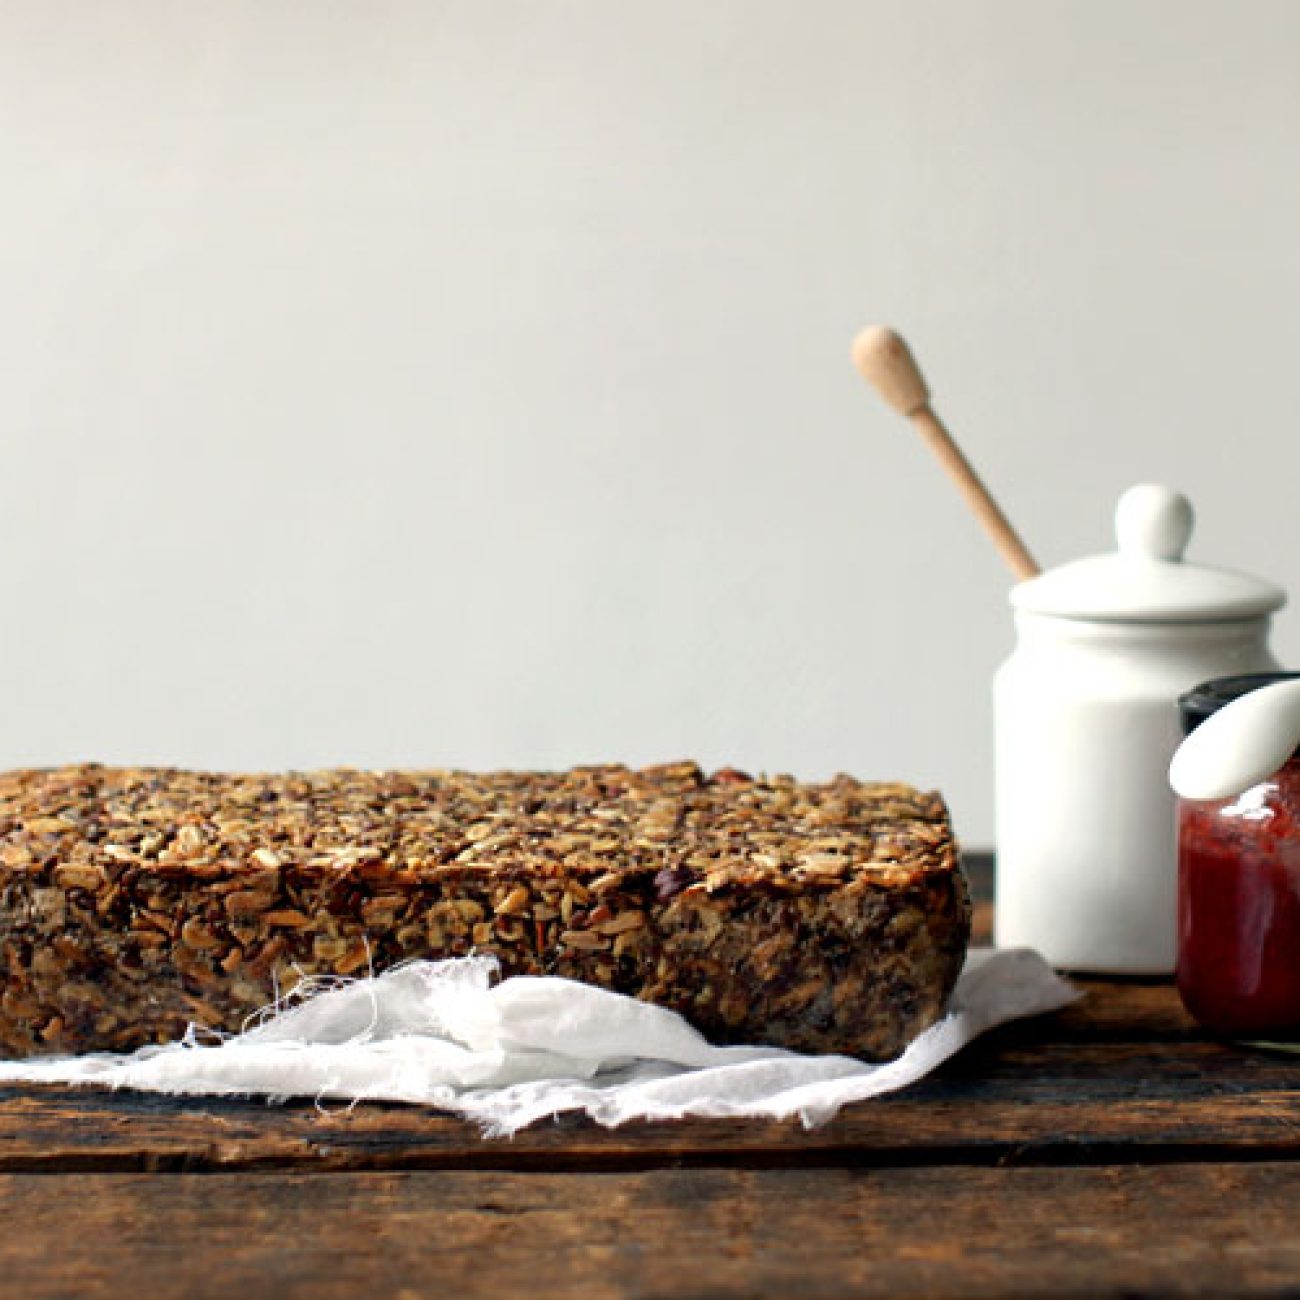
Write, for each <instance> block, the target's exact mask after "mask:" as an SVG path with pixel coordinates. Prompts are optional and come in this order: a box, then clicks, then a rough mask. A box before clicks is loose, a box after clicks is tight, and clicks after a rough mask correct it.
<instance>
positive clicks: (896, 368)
mask: <svg viewBox="0 0 1300 1300" xmlns="http://www.w3.org/2000/svg"><path fill="white" fill-rule="evenodd" d="M853 363H854V365H856V366H857V368H858V370H859V371H860V372H861V374H862V377H863V378H864V379H865V380H866V381H867V382H868V383H869V384H870V385H871V386H872V387H873V388H874V389H875V390H876V392H878V393H879V394H880V396H881V397H882V398H884V400H885V401H886V402H887V403H888V404H889V405H890V406H892V407H893V408H894V410H896V411H897V412H898V413H899V414H900V415H904V416H906V417H907V418H908V419H909V420H911V422H912V425H913V427H914V428H915V429H916V431H917V432H918V433H919V434H920V435H921V437H922V438H923V439H924V440H925V442H926V443H927V444H928V445H929V448H930V450H931V451H932V452H934V454H935V456H937V457H938V459H939V463H940V464H941V465H942V466H943V468H944V469H945V470H946V471H947V473H948V477H949V478H951V479H952V481H953V482H954V483H955V484H956V485H957V489H958V491H959V492H961V494H962V496H963V497H965V498H966V504H967V505H968V506H969V507H970V510H971V513H972V514H973V515H974V516H975V518H976V519H978V520H979V522H980V523H981V524H982V525H983V526H984V531H985V532H987V533H988V535H989V537H990V538H992V540H993V545H994V546H996V547H997V549H998V554H999V555H1001V556H1002V558H1003V560H1004V561H1005V562H1006V564H1007V567H1008V568H1009V569H1010V570H1011V572H1012V573H1014V574H1015V576H1016V577H1017V578H1018V579H1021V580H1024V579H1025V578H1033V577H1035V576H1036V575H1037V574H1038V573H1039V572H1040V569H1039V567H1038V563H1037V561H1036V560H1035V559H1034V557H1033V556H1032V555H1031V554H1030V553H1029V550H1028V548H1027V547H1026V546H1025V544H1024V542H1022V541H1021V540H1020V536H1019V534H1018V533H1017V532H1016V530H1015V529H1014V528H1013V527H1012V526H1011V521H1010V520H1009V519H1008V518H1007V517H1006V515H1004V514H1003V513H1002V508H1001V506H999V505H998V503H997V502H996V501H995V500H994V499H993V497H992V495H991V494H990V492H989V490H988V488H986V487H985V486H984V484H983V483H982V482H981V481H980V477H979V475H978V474H976V473H975V470H974V468H973V467H972V466H971V463H970V461H968V460H967V459H966V457H965V455H964V454H963V452H962V450H961V448H960V447H958V446H957V444H956V443H955V442H954V441H953V439H952V435H951V434H950V433H949V432H948V430H947V429H946V428H945V427H944V424H943V421H942V420H940V419H939V417H938V416H937V415H936V414H935V413H934V410H933V409H932V408H931V406H930V390H929V389H928V388H927V387H926V384H925V378H924V376H923V375H922V374H921V369H920V367H919V366H918V365H917V364H916V359H915V358H914V357H913V356H912V352H911V349H910V348H909V347H908V346H907V344H906V343H905V342H904V341H903V339H902V338H900V337H899V335H897V334H896V333H894V331H893V330H891V329H884V328H882V327H880V326H873V327H872V328H871V329H865V330H863V331H862V333H861V334H859V335H858V337H857V338H856V339H854V341H853Z"/></svg>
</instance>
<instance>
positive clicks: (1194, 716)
mask: <svg viewBox="0 0 1300 1300" xmlns="http://www.w3.org/2000/svg"><path fill="white" fill-rule="evenodd" d="M1297 678H1300V673H1242V674H1240V675H1239V676H1237V677H1216V678H1215V679H1214V680H1213V681H1209V682H1202V683H1201V684H1200V685H1199V686H1193V687H1192V689H1191V690H1190V691H1188V692H1187V693H1186V694H1185V695H1180V696H1179V697H1178V713H1179V716H1180V717H1181V718H1182V720H1183V735H1185V736H1188V735H1191V733H1192V732H1193V731H1195V730H1196V728H1197V727H1199V726H1200V725H1201V723H1202V722H1204V721H1205V719H1206V718H1208V717H1209V716H1210V715H1211V714H1213V713H1218V711H1219V710H1220V709H1221V708H1223V706H1224V705H1225V704H1231V703H1232V702H1233V700H1239V699H1241V697H1242V696H1243V695H1249V694H1250V693H1251V691H1257V690H1259V688H1260V687H1261V686H1272V685H1273V684H1274V683H1275V682H1293V681H1295V680H1296V679H1297Z"/></svg>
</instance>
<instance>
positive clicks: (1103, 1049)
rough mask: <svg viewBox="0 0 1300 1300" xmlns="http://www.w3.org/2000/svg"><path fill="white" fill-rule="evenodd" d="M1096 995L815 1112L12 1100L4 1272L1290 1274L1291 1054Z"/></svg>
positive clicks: (161, 1279)
mask: <svg viewBox="0 0 1300 1300" xmlns="http://www.w3.org/2000/svg"><path fill="white" fill-rule="evenodd" d="M972 875H973V877H974V879H975V882H976V885H977V893H984V894H987V886H988V879H989V868H988V863H987V861H986V860H979V861H976V862H975V863H974V864H973V866H972ZM987 923H988V910H987V904H985V905H984V906H982V907H981V909H980V916H979V924H980V926H981V927H982V928H983V929H984V931H985V933H987ZM1084 987H1085V988H1086V990H1087V997H1086V999H1085V1000H1084V1002H1083V1003H1081V1004H1080V1005H1078V1006H1076V1007H1073V1008H1071V1009H1069V1010H1067V1011H1064V1012H1062V1013H1059V1014H1057V1015H1054V1016H1050V1017H1043V1018H1040V1019H1039V1020H1036V1021H1032V1022H1024V1023H1021V1024H1019V1025H1015V1026H1009V1027H1007V1028H1005V1029H1003V1030H1001V1031H998V1032H997V1033H995V1034H993V1035H991V1036H989V1037H988V1038H987V1039H985V1040H982V1041H981V1042H980V1043H977V1044H976V1045H975V1046H973V1047H972V1048H970V1049H969V1050H967V1051H966V1052H965V1053H963V1054H962V1055H961V1056H960V1057H959V1058H958V1059H956V1060H955V1061H953V1062H951V1063H950V1064H949V1065H948V1066H947V1067H946V1068H945V1069H943V1070H942V1071H941V1072H939V1073H938V1074H936V1075H935V1076H933V1077H931V1078H930V1079H928V1080H926V1081H925V1082H924V1083H922V1084H920V1085H918V1086H916V1087H913V1088H910V1089H908V1090H907V1091H906V1092H904V1093H901V1094H897V1095H896V1096H894V1097H891V1098H887V1099H884V1100H880V1101H874V1102H868V1103H866V1104H864V1105H860V1106H857V1107H854V1108H852V1109H851V1110H849V1111H848V1112H847V1113H845V1114H842V1115H841V1116H840V1118H839V1119H838V1120H836V1121H835V1122H833V1123H831V1124H829V1125H827V1126H826V1127H825V1128H822V1129H818V1130H816V1131H814V1132H804V1131H803V1130H801V1129H800V1128H799V1127H798V1126H797V1125H795V1124H774V1123H717V1122H692V1123H683V1124H675V1125H663V1126H653V1125H639V1126H636V1127H631V1128H625V1129H620V1130H617V1131H614V1132H606V1131H605V1130H602V1129H599V1128H597V1127H596V1126H594V1125H592V1124H589V1123H585V1122H577V1121H567V1120H566V1121H563V1122H559V1123H551V1124H544V1125H541V1126H538V1127H537V1128H535V1129H533V1130H531V1131H529V1132H527V1133H524V1134H522V1135H521V1136H519V1137H517V1138H516V1139H515V1140H513V1141H509V1142H487V1141H484V1140H482V1139H481V1138H479V1137H478V1136H477V1134H476V1132H475V1131H474V1130H473V1129H472V1128H470V1127H469V1126H467V1125H465V1124H463V1123H461V1122H458V1121H455V1120H450V1119H447V1118H442V1117H439V1116H438V1115H435V1114H431V1113H429V1112H426V1111H421V1110H415V1109H408V1108H403V1107H400V1106H378V1105H369V1106H362V1107H358V1108H356V1109H354V1110H351V1111H349V1110H346V1109H343V1108H339V1107H331V1108H328V1109H325V1110H317V1109H316V1108H315V1107H313V1106H310V1105H291V1106H286V1107H270V1106H266V1105H263V1104H261V1103H257V1102H225V1101H221V1102H205V1103H201V1104H200V1103H197V1102H193V1101H172V1100H163V1099H158V1098H153V1097H147V1096H133V1095H128V1094H125V1093H121V1094H112V1093H104V1092H93V1091H82V1092H74V1091H67V1090H62V1089H7V1090H3V1091H0V1225H3V1226H2V1227H0V1294H2V1295H5V1296H21V1297H44V1296H56V1295H57V1296H81V1295H86V1296H116V1295H132V1296H135V1295H141V1296H149V1297H151V1300H153V1298H154V1297H158V1298H161V1297H171V1296H184V1297H201V1296H217V1295H223V1296H224V1295H236V1296H239V1297H240V1300H256V1298H257V1297H262V1296H268V1297H269V1296H275V1297H292V1296H299V1295H302V1296H312V1297H319V1298H326V1297H333V1296H354V1295H363V1296H366V1297H368V1298H373V1300H379V1298H380V1297H397V1296H404V1297H415V1296H425V1295H439V1294H445V1295H447V1296H457V1297H459V1296H493V1297H509V1296H514V1295H520V1296H528V1297H546V1296H568V1295H580V1296H584V1297H591V1298H596V1297H606V1296H769V1295H770V1296H798V1297H803V1296H808V1297H812V1296H856V1295H864V1296H865V1295H914V1294H924V1295H935V1296H946V1295H953V1296H958V1295H960V1296H967V1295H988V1296H1010V1295H1017V1294H1025V1293H1032V1294H1034V1295H1057V1294H1060V1295H1066V1294H1068V1295H1072V1296H1077V1295H1093V1294H1098V1295H1103V1294H1104V1295H1125V1296H1131V1295H1163V1294H1171V1295H1172V1294H1188V1293H1201V1294H1214V1295H1226V1294H1237V1293H1240V1294H1252V1295H1254V1294H1282V1293H1291V1294H1295V1293H1296V1292H1297V1290H1298V1289H1300V1226H1298V1225H1297V1214H1296V1210H1295V1206H1296V1203H1297V1201H1300V1061H1296V1060H1291V1059H1288V1058H1283V1057H1276V1056H1266V1055H1263V1054H1259V1053H1251V1052H1246V1051H1239V1050H1236V1049H1233V1048H1231V1047H1227V1046H1223V1045H1221V1044H1218V1043H1215V1042H1213V1041H1210V1040H1209V1039H1207V1038H1206V1037H1205V1035H1203V1034H1201V1033H1199V1032H1197V1030H1196V1029H1195V1028H1194V1026H1193V1025H1192V1024H1191V1022H1190V1021H1189V1020H1188V1019H1187V1017H1186V1016H1185V1015H1184V1013H1183V1012H1182V1010H1181V1008H1180V1006H1179V1004H1178V999H1177V997H1176V995H1175V993H1174V991H1173V989H1172V987H1170V986H1169V985H1168V984H1165V983H1158V984H1152V983H1115V982H1103V981H1089V982H1087V983H1086V984H1085V985H1084Z"/></svg>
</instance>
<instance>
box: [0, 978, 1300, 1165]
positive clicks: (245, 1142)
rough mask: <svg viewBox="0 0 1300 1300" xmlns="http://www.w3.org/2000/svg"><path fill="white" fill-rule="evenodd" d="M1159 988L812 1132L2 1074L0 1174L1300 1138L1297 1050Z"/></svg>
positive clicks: (869, 1160) (603, 1160)
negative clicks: (522, 1127) (29, 1080)
mask: <svg viewBox="0 0 1300 1300" xmlns="http://www.w3.org/2000/svg"><path fill="white" fill-rule="evenodd" d="M1171 1000H1172V1001H1175V1002H1176V997H1175V994H1174V993H1173V990H1172V989H1170V988H1168V987H1167V986H1166V987H1160V988H1157V987H1152V986H1141V985H1137V986H1130V985H1094V986H1092V988H1091V989H1090V992H1089V996H1088V998H1087V999H1086V1002H1085V1004H1084V1005H1082V1006H1079V1007H1076V1008H1071V1009H1070V1010H1069V1011H1067V1012H1064V1013H1059V1014H1057V1015H1055V1016H1049V1017H1043V1018H1041V1019H1040V1020H1037V1021H1027V1022H1023V1023H1021V1024H1017V1025H1014V1026H1008V1027H1006V1028H1004V1029H1003V1030H1000V1031H998V1032H996V1033H994V1034H992V1035H990V1036H989V1037H988V1038H987V1039H985V1040H982V1041H981V1042H979V1043H977V1044H975V1045H974V1046H973V1047H971V1048H969V1049H968V1050H967V1051H966V1052H964V1053H963V1054H962V1055H961V1056H959V1057H957V1058H956V1059H955V1060H954V1061H952V1062H950V1063H949V1064H948V1065H947V1066H946V1067H944V1068H943V1069H942V1070H940V1071H939V1072H938V1073H937V1074H935V1075H933V1076H931V1077H930V1078H928V1079H926V1080H924V1081H922V1082H921V1083H919V1084H917V1085H915V1086H913V1087H911V1088H909V1089H907V1090H905V1091H904V1092H902V1093H899V1094H896V1095H894V1096H891V1097H886V1098H881V1099H878V1100H876V1101H874V1102H870V1103H867V1104H864V1105H861V1106H853V1107H849V1108H848V1109H846V1110H845V1111H844V1112H842V1113H841V1115H840V1116H839V1117H838V1118H837V1119H836V1120H834V1121H833V1122H831V1123H830V1124H828V1125H826V1126H824V1127H823V1128H819V1129H815V1130H812V1131H807V1130H804V1129H803V1128H802V1127H800V1126H799V1125H798V1123H796V1122H789V1123H769V1122H752V1121H730V1122H723V1121H692V1122H690V1123H682V1124H634V1125H627V1126H625V1127H623V1128H619V1129H615V1130H607V1129H602V1128H600V1127H599V1126H597V1125H595V1124H592V1123H590V1122H587V1121H584V1120H579V1119H575V1118H572V1117H565V1118H563V1119H561V1120H560V1121H557V1122H550V1123H543V1124H539V1125H537V1126H535V1127H533V1128H532V1129H529V1130H527V1131H526V1132H524V1133H521V1134H520V1135H518V1136H517V1137H516V1138H514V1139H513V1140H511V1141H486V1140H484V1139H483V1138H481V1137H480V1136H479V1135H478V1132H477V1130H476V1129H474V1128H473V1127H472V1126H470V1125H469V1124H466V1123H465V1122H463V1121H461V1120H457V1119H452V1118H449V1117H446V1116H441V1115H438V1114H436V1113H435V1112H432V1111H428V1110H424V1109H421V1108H417V1107H406V1106H396V1105H366V1106H358V1107H356V1108H353V1109H349V1108H347V1107H344V1106H327V1107H324V1108H321V1109H318V1108H316V1107H314V1106H312V1105H310V1104H302V1103H299V1104H293V1105H288V1106H268V1105H267V1104H265V1103H263V1102H257V1101H236V1100H218V1099H213V1100H210V1101H198V1100H195V1099H179V1098H165V1097H155V1096H150V1095H147V1094H137V1093H127V1092H122V1093H110V1092H105V1091H102V1090H97V1089H96V1090H73V1089H61V1088H60V1089H55V1088H17V1089H16V1088H9V1089H3V1090H0V1171H9V1172H22V1171H31V1170H49V1171H56V1170H124V1171H128V1170H164V1169H171V1170H208V1169H224V1170H237V1169H259V1168H301V1169H320V1170H325V1169H329V1170H359V1169H379V1168H382V1169H457V1168H460V1169H464V1168H477V1169H484V1168H504V1169H519V1170H531V1169H550V1170H554V1169H557V1168H565V1169H575V1170H581V1169H591V1170H610V1169H616V1170H635V1169H647V1168H655V1167H662V1166H664V1165H668V1164H683V1163H684V1164H692V1165H701V1166H709V1165H712V1166H722V1165H727V1164H735V1165H748V1166H755V1167H761V1166H772V1165H777V1166H781V1165H787V1166H788V1165H794V1164H803V1165H825V1166H836V1165H839V1166H861V1165H877V1166H887V1165H899V1164H941V1163H961V1164H989V1165H992V1164H996V1163H1008V1162H1015V1163H1047V1162H1056V1163H1069V1164H1077V1163H1089V1162H1091V1163H1095V1162H1098V1161H1101V1160H1113V1159H1121V1158H1126V1159H1145V1160H1173V1159H1185V1158H1188V1157H1189V1156H1190V1155H1192V1154H1194V1152H1195V1150H1196V1149H1199V1148H1207V1149H1213V1151H1214V1152H1215V1153H1217V1154H1219V1155H1222V1154H1223V1153H1225V1152H1235V1153H1237V1156H1238V1158H1253V1159H1259V1158H1261V1157H1263V1156H1268V1155H1279V1154H1284V1153H1298V1154H1300V1068H1298V1067H1297V1065H1296V1063H1295V1061H1294V1060H1292V1059H1290V1058H1284V1057H1276V1056H1269V1055H1265V1054H1263V1053H1258V1052H1248V1051H1243V1050H1240V1049H1237V1048H1233V1047H1230V1046H1226V1045H1222V1044H1218V1043H1213V1042H1210V1041H1207V1040H1205V1039H1203V1038H1201V1037H1199V1036H1197V1035H1196V1034H1195V1031H1194V1029H1193V1028H1192V1027H1191V1026H1190V1023H1189V1022H1185V1021H1184V1019H1183V1018H1182V1016H1181V1013H1179V1012H1176V1011H1175V1010H1174V1009H1173V1008H1172V1007H1171V1006H1170V1005H1169V1004H1170V1002H1171ZM1125 1008H1128V1010H1127V1011H1126V1010H1125ZM1143 1025H1147V1026H1150V1027H1152V1029H1154V1031H1155V1032H1152V1031H1151V1030H1144V1029H1143V1028H1142V1026H1143ZM1112 1028H1115V1029H1116V1030H1117V1031H1121V1030H1122V1032H1115V1033H1112V1032H1111V1030H1112Z"/></svg>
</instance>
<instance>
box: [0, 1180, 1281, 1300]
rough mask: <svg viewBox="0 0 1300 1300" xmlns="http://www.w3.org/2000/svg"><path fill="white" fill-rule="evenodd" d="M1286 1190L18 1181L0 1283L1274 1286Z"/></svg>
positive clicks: (431, 1291) (142, 1291) (1054, 1288)
mask: <svg viewBox="0 0 1300 1300" xmlns="http://www.w3.org/2000/svg"><path fill="white" fill-rule="evenodd" d="M1298 1196H1300V1166H1296V1165H1291V1164H1259V1165H1223V1164H1205V1165H1192V1166H1168V1167H1156V1168H1143V1167H1115V1166H1107V1167H1103V1168H1091V1169H1065V1170H1060V1169H1002V1170H994V1169H943V1170H934V1169H895V1170H870V1171H867V1170H815V1171H810V1170H785V1171H776V1170H767V1171H752V1170H734V1169H725V1170H658V1171H653V1172H647V1173H639V1174H591V1175H587V1176H584V1177H581V1178H575V1177H573V1176H566V1175H561V1174H503V1173H490V1172H485V1173H457V1174H451V1173H396V1174H341V1175H337V1176H332V1177H315V1178H313V1177H304V1176H302V1175H295V1174H282V1173H268V1174H264V1175H262V1176H260V1177H256V1178H253V1177H234V1178H232V1177H223V1176H215V1177H194V1176H184V1175H181V1176H164V1175H117V1176H103V1175H101V1176H94V1175H80V1176H78V1175H69V1176H66V1177H63V1178H58V1179H51V1178H42V1177H38V1176H26V1177H23V1176H16V1177H15V1176H10V1177H5V1178H2V1179H0V1217H2V1218H3V1221H4V1223H5V1225H6V1231H5V1233H4V1234H3V1237H0V1266H2V1271H0V1286H2V1287H3V1289H4V1293H5V1294H7V1295H14V1296H23V1297H26V1298H29V1300H43V1298H44V1297H51V1296H68V1295H76V1296H88V1297H94V1296H107V1295H128V1294H129V1295H148V1296H150V1297H151V1298H157V1300H166V1298H169V1297H187V1298H189V1300H193V1298H195V1297H207V1296H230V1295H238V1296H240V1297H241V1298H242V1300H260V1298H261V1297H277V1300H286V1298H291V1297H297V1296H310V1297H312V1298H313V1300H331V1298H332V1297H352V1296H358V1295H364V1296H366V1297H367V1298H368V1300H387V1298H388V1297H415V1296H431V1295H457V1296H459V1295H475V1296H498V1297H505V1296H527V1297H529V1298H530V1300H546V1298H548V1297H558V1296H574V1295H578V1296H582V1297H584V1300H606V1298H613V1297H625V1296H628V1297H630V1296H638V1297H651V1296H711V1297H726V1296H800V1297H832V1296H835V1297H849V1296H879V1295H891V1296H912V1295H938V1296H1018V1295H1043V1294H1069V1295H1093V1296H1107V1295H1116V1296H1118V1295H1133V1294H1144V1295H1169V1294H1184V1295H1185V1294H1201V1295H1222V1294H1229V1293H1231V1294H1240V1295H1283V1294H1294V1290H1293V1288H1294V1284H1295V1280H1296V1278H1297V1277H1300V1237H1297V1235H1296V1233H1295V1231H1294V1227H1293V1220H1294V1209H1293V1207H1294V1204H1295V1201H1296V1198H1297V1197H1298ZM72 1206H76V1207H77V1211H76V1219H75V1224H76V1230H75V1231H69V1228H70V1226H71V1225H70V1220H69V1211H70V1207H72ZM1193 1225H1194V1227H1193V1230H1188V1228H1189V1227H1191V1226H1193ZM1180 1228H1181V1230H1179V1229H1180Z"/></svg>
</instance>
